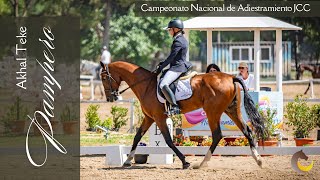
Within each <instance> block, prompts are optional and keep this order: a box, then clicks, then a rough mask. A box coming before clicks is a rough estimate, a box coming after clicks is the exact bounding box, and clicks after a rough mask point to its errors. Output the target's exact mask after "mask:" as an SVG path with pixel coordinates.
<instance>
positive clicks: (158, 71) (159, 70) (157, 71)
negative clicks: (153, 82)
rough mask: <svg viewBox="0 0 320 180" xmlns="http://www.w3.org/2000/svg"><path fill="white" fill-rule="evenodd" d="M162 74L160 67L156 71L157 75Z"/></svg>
mask: <svg viewBox="0 0 320 180" xmlns="http://www.w3.org/2000/svg"><path fill="white" fill-rule="evenodd" d="M160 73H161V69H160V66H159V65H158V66H157V69H156V74H160Z"/></svg>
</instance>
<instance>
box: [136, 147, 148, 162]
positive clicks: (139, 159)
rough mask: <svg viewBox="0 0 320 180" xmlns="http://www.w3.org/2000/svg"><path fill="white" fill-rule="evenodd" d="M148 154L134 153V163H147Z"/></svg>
mask: <svg viewBox="0 0 320 180" xmlns="http://www.w3.org/2000/svg"><path fill="white" fill-rule="evenodd" d="M138 146H147V144H146V143H143V142H140V143H139V144H138ZM148 156H149V155H148V154H135V155H134V162H135V163H136V164H145V163H147V160H148Z"/></svg>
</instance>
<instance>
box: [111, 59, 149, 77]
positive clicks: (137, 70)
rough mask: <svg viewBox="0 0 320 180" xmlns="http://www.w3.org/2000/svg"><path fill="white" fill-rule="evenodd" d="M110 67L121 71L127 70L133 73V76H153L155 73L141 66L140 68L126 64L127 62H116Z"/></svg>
mask: <svg viewBox="0 0 320 180" xmlns="http://www.w3.org/2000/svg"><path fill="white" fill-rule="evenodd" d="M109 67H117V68H120V69H125V70H127V71H129V72H131V73H132V74H137V73H138V74H146V75H147V74H149V75H153V73H152V72H151V71H149V70H147V69H145V68H143V67H141V66H138V65H136V64H132V63H129V62H125V61H121V60H119V61H115V62H112V63H110V64H109Z"/></svg>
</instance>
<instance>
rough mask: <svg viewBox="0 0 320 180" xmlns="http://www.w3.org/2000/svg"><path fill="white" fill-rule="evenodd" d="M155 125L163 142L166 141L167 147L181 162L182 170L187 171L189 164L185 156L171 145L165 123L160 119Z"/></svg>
mask: <svg viewBox="0 0 320 180" xmlns="http://www.w3.org/2000/svg"><path fill="white" fill-rule="evenodd" d="M156 123H157V126H158V127H159V129H160V131H161V133H162V135H163V137H164V140H165V141H166V143H167V145H168V146H169V147H170V148H171V149H172V150H173V151H174V152H175V153H176V155H177V156H178V157H179V159H180V160H181V162H182V168H183V169H187V168H189V166H190V163H188V162H187V161H186V160H185V156H184V155H183V154H182V153H181V152H180V151H179V149H178V148H177V147H176V146H175V145H174V144H173V141H172V139H171V136H170V132H169V129H168V126H167V123H166V121H165V120H163V119H161V120H159V119H158V121H156Z"/></svg>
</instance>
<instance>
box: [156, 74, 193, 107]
mask: <svg viewBox="0 0 320 180" xmlns="http://www.w3.org/2000/svg"><path fill="white" fill-rule="evenodd" d="M167 71H168V70H165V71H164V72H163V73H162V74H161V76H160V78H159V81H158V87H157V95H158V100H159V101H160V102H161V103H165V101H166V100H165V97H164V95H163V93H162V91H161V89H160V87H159V85H160V82H161V81H162V79H163V77H164V75H165V74H166V72H167ZM197 74H198V73H197V72H196V71H191V69H189V70H188V71H187V72H185V73H182V74H181V75H180V76H179V77H178V78H177V79H176V80H175V81H174V82H172V83H171V84H170V85H169V88H170V89H171V91H172V92H173V93H174V94H175V96H176V99H177V101H179V100H184V99H188V98H190V97H191V96H192V89H191V85H190V79H191V78H192V77H194V76H195V75H197ZM159 96H160V97H159Z"/></svg>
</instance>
